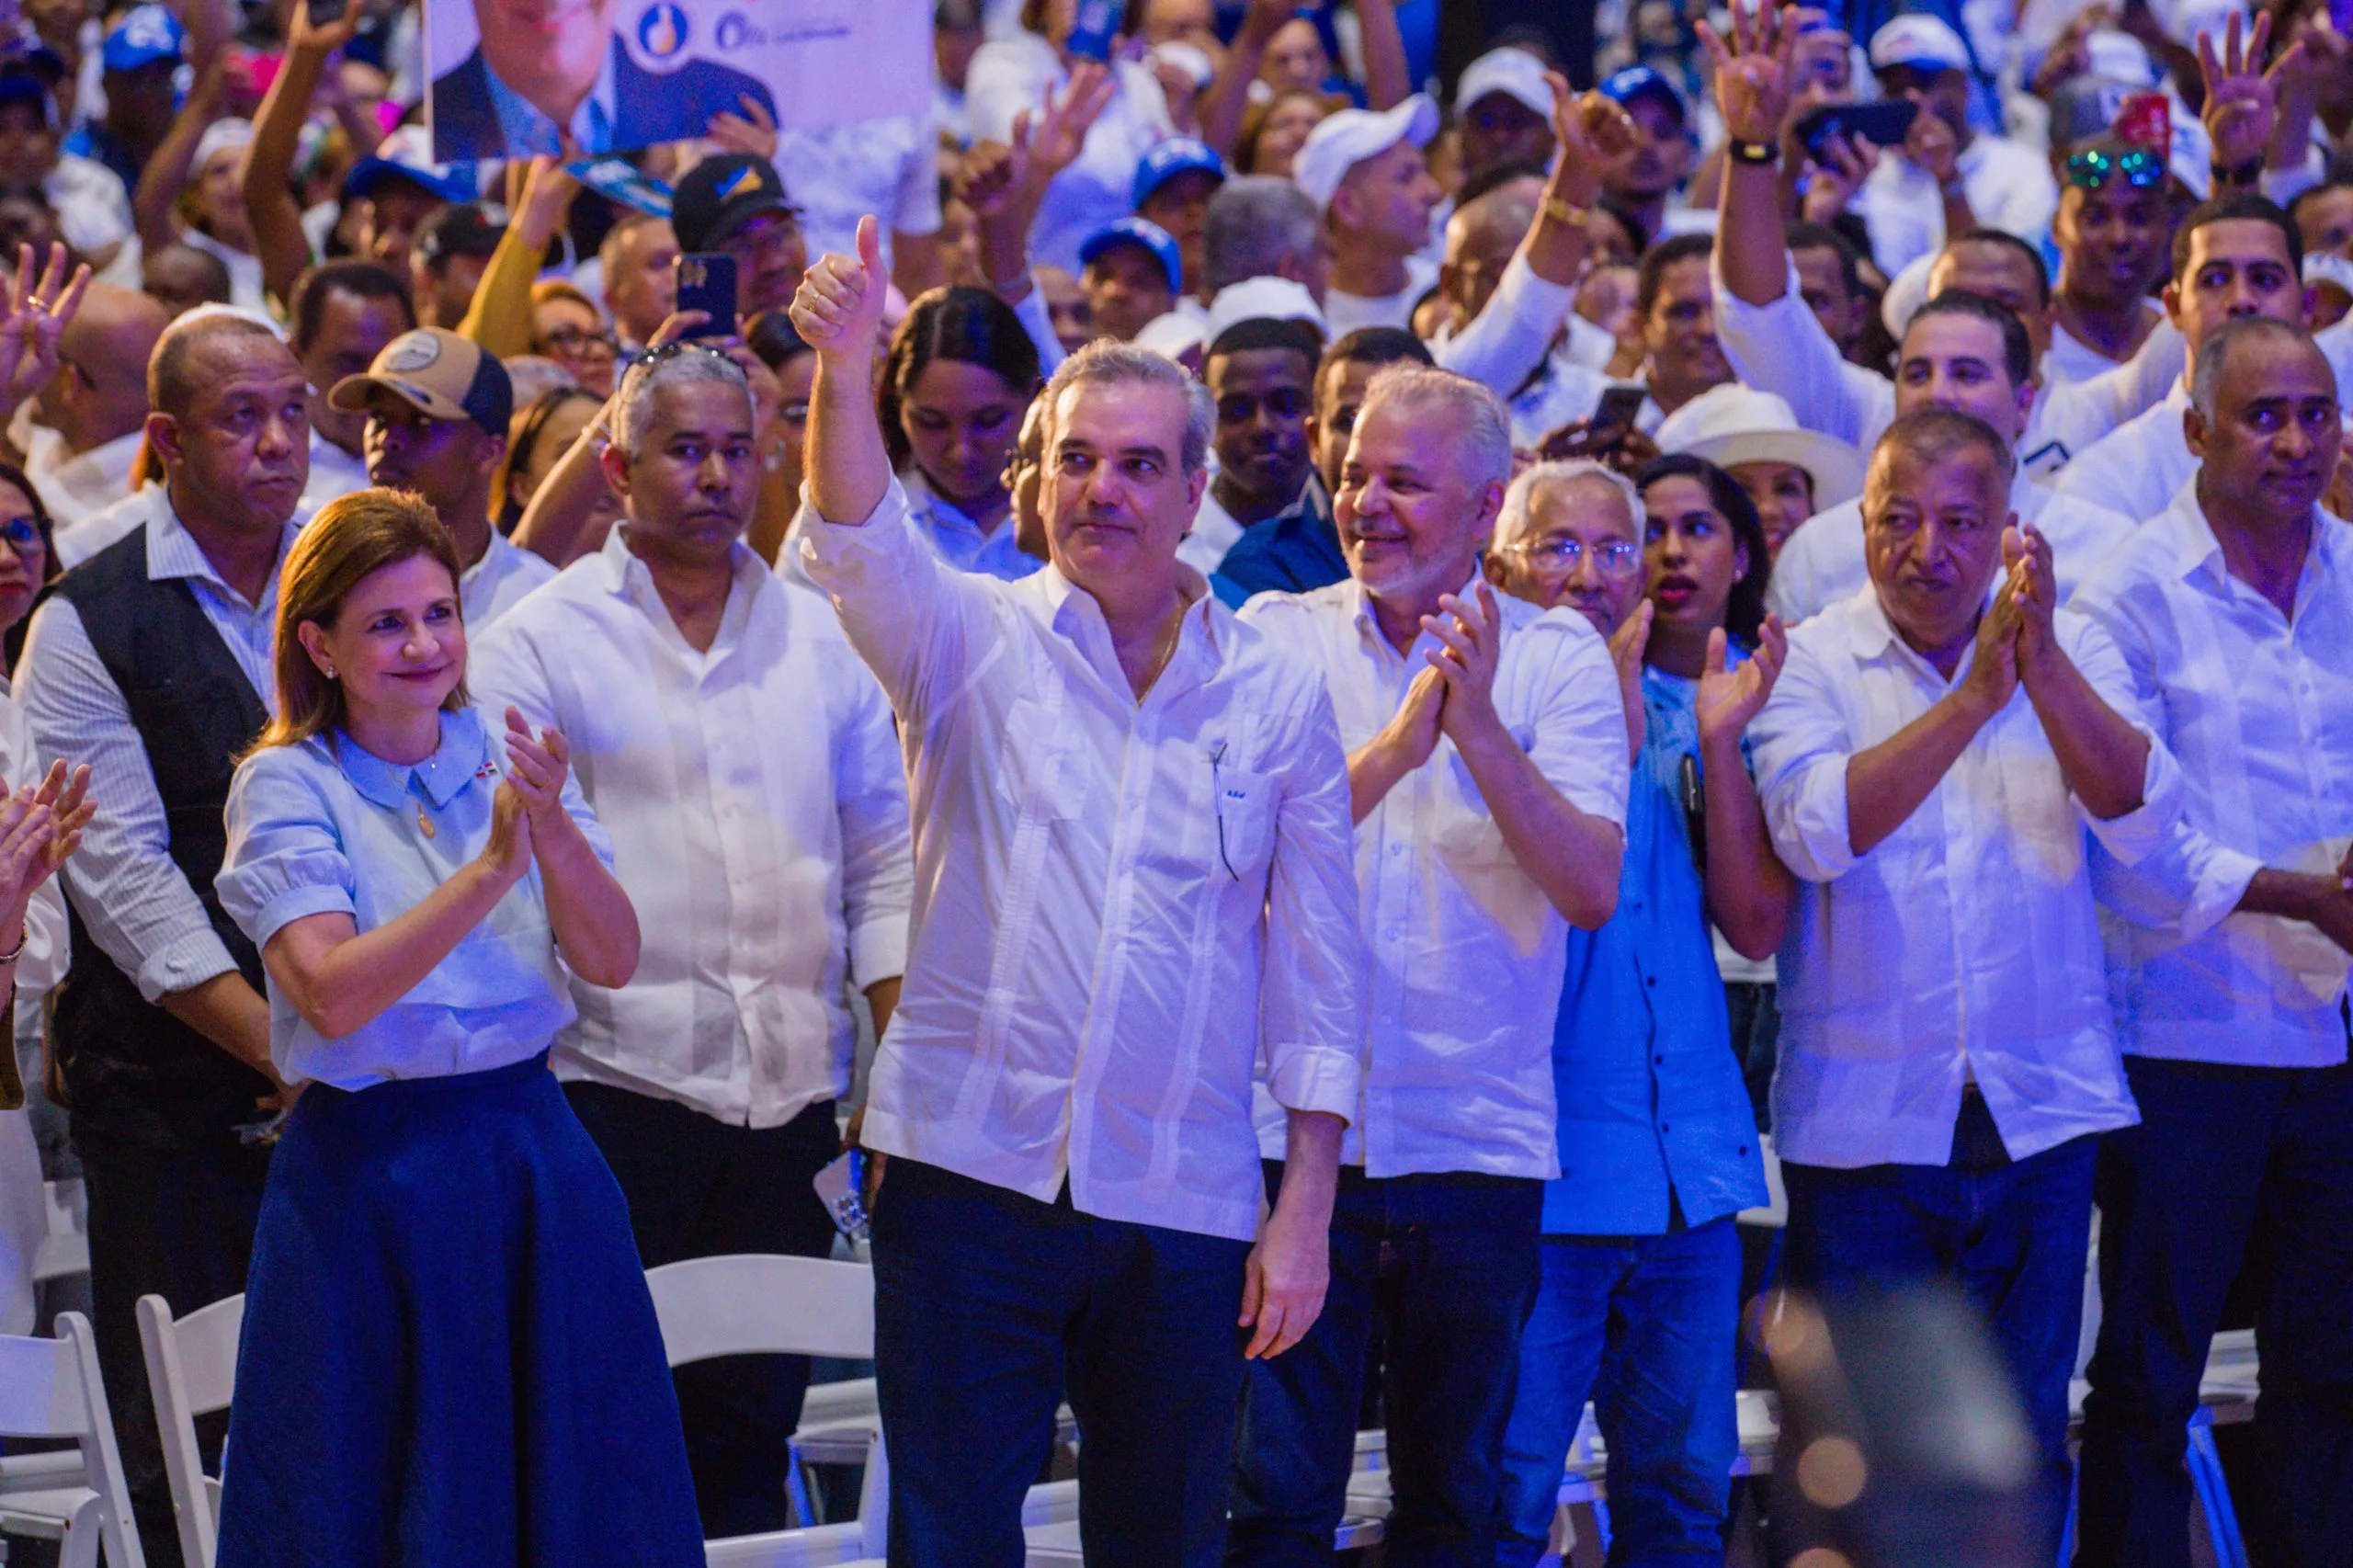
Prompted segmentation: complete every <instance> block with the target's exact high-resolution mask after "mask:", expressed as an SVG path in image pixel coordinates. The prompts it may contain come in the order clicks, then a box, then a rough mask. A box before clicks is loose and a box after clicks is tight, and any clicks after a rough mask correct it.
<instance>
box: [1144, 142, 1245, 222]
mask: <svg viewBox="0 0 2353 1568" xmlns="http://www.w3.org/2000/svg"><path fill="white" fill-rule="evenodd" d="M1195 169H1199V170H1200V171H1201V172H1202V173H1203V174H1205V175H1215V176H1217V178H1218V180H1219V183H1221V184H1222V183H1223V182H1224V180H1225V160H1224V159H1223V158H1221V157H1219V156H1218V155H1217V149H1216V148H1214V147H1212V146H1211V145H1210V144H1209V143H1208V142H1196V141H1194V140H1193V139H1192V138H1191V137H1189V136H1172V137H1170V138H1169V139H1168V140H1167V141H1165V142H1159V143H1157V144H1155V145H1154V148H1153V149H1152V151H1151V152H1149V153H1145V154H1144V155H1143V161H1142V162H1141V163H1139V164H1138V165H1136V184H1135V189H1134V191H1133V192H1132V193H1131V194H1130V196H1129V198H1128V205H1129V206H1131V207H1142V205H1143V204H1144V202H1145V201H1147V200H1148V199H1151V196H1152V193H1153V192H1154V191H1155V190H1158V189H1159V188H1160V187H1162V186H1164V185H1166V184H1167V183H1168V182H1169V181H1170V180H1172V179H1175V178H1176V176H1178V175H1181V174H1189V173H1190V172H1192V171H1193V170H1195Z"/></svg>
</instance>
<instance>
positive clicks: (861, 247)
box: [858, 212, 882, 283]
mask: <svg viewBox="0 0 2353 1568" xmlns="http://www.w3.org/2000/svg"><path fill="white" fill-rule="evenodd" d="M858 264H859V265H860V266H862V267H865V268H866V276H867V278H868V279H869V280H870V281H871V282H876V283H879V282H881V280H882V226H881V224H880V223H878V222H875V218H874V214H873V213H871V212H869V213H868V214H867V215H866V216H865V217H863V218H860V219H859V220H858Z"/></svg>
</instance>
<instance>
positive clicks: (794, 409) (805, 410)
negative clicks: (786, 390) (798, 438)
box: [777, 397, 809, 425]
mask: <svg viewBox="0 0 2353 1568" xmlns="http://www.w3.org/2000/svg"><path fill="white" fill-rule="evenodd" d="M777 415H778V416H779V418H781V419H782V420H783V421H784V422H785V423H786V424H787V425H806V424H808V423H809V400H808V399H807V398H805V397H796V398H788V399H787V400H786V401H785V402H783V403H779V405H778V406H777Z"/></svg>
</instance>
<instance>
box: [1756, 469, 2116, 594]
mask: <svg viewBox="0 0 2353 1568" xmlns="http://www.w3.org/2000/svg"><path fill="white" fill-rule="evenodd" d="M2010 506H2011V509H2012V510H2014V511H2015V512H2017V513H2018V521H2019V522H2020V523H2021V524H2031V525H2032V526H2033V527H2034V528H2038V529H2040V531H2041V534H2042V536H2043V538H2045V539H2047V540H2050V541H2051V564H2052V570H2053V571H2054V572H2055V573H2056V574H2057V575H2058V578H2059V582H2058V587H2059V601H2060V602H2061V603H2062V604H2064V603H2065V602H2066V601H2067V598H2068V597H2069V596H2070V595H2072V594H2074V593H2075V585H2076V584H2078V583H2080V582H2082V581H2083V580H2084V578H2085V577H2086V575H2087V574H2089V573H2090V571H2091V569H2092V568H2093V567H2094V566H2097V564H2099V562H2100V561H2101V560H2102V559H2103V558H2104V557H2105V556H2106V555H2107V554H2108V552H2109V551H2111V550H2114V549H2115V548H2116V547H2117V546H2118V545H2120V544H2121V543H2122V542H2123V541H2124V540H2125V539H2126V538H2127V537H2129V536H2130V535H2131V532H2132V530H2133V528H2135V527H2136V526H2137V524H2136V521H2135V519H2133V518H2131V517H2126V516H2125V515H2124V514H2122V513H2121V512H2111V511H2109V509H2108V508H2107V507H2105V506H2093V505H2092V504H2091V503H2090V502H2089V501H2088V500H2084V499H2080V498H2078V497H2076V496H2074V495H2062V494H2058V493H2057V492H2055V491H2053V490H2052V489H2051V487H2050V486H2048V485H2043V484H2037V483H2035V482H2034V481H2033V480H2031V479H2029V478H2028V477H2027V476H2026V474H2025V473H2024V472H2020V473H2019V474H2018V477H2017V478H2016V479H2015V480H2013V481H2012V482H2011V484H2010ZM1870 575H1871V574H1870V562H1868V560H1867V559H1866V558H1865V555H1864V548H1863V504H1862V502H1861V501H1860V500H1859V499H1858V500H1852V501H1842V502H1840V503H1839V504H1838V505H1837V506H1833V507H1831V508H1830V510H1828V511H1826V512H1817V513H1815V514H1814V515H1813V517H1808V518H1807V519H1806V520H1805V521H1804V522H1802V523H1801V524H1799V525H1798V529H1797V531H1796V532H1795V533H1793V534H1791V535H1790V538H1789V541H1788V542H1787V543H1785V544H1783V545H1782V546H1781V553H1780V554H1779V555H1777V556H1775V557H1774V558H1773V575H1772V578H1771V580H1770V581H1769V582H1768V583H1767V584H1766V586H1765V608H1767V609H1769V610H1771V611H1772V612H1773V613H1774V614H1775V615H1778V616H1779V617H1780V618H1781V619H1782V620H1783V621H1784V622H1785V623H1787V624H1788V625H1790V626H1795V625H1796V624H1797V623H1798V622H1799V621H1801V620H1804V619H1808V618H1810V617H1812V616H1814V615H1817V614H1819V613H1820V612H1822V611H1823V610H1825V609H1827V608H1830V607H1831V606H1832V605H1835V604H1836V603H1838V602H1839V601H1840V600H1841V599H1847V598H1852V597H1854V595H1855V594H1856V592H1857V591H1858V590H1859V589H1860V588H1861V587H1863V585H1865V584H1867V583H1869V582H1870Z"/></svg>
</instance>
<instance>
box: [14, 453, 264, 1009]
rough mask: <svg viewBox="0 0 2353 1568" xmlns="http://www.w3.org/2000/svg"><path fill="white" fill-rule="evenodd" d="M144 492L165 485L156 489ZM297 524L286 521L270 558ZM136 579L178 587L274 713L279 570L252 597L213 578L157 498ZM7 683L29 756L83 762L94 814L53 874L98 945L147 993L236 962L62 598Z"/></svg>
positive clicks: (125, 718) (108, 684)
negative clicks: (180, 855)
mask: <svg viewBox="0 0 2353 1568" xmlns="http://www.w3.org/2000/svg"><path fill="white" fill-rule="evenodd" d="M155 494H158V495H161V494H164V492H163V490H162V489H161V488H160V487H158V488H157V490H156V492H155ZM297 527H298V525H297V524H295V523H292V522H290V523H288V524H287V525H286V528H285V532H284V535H283V537H282V538H281V539H280V540H279V544H278V557H279V559H280V560H281V561H282V560H283V559H284V558H285V551H286V547H287V546H289V545H290V544H292V543H293V542H294V535H295V532H296V529H297ZM147 576H148V579H149V581H151V582H163V581H165V580H167V579H173V578H176V579H179V580H181V581H184V582H186V583H187V584H188V589H189V591H190V592H191V593H193V594H194V595H195V596H196V602H197V605H198V607H199V608H201V609H202V610H203V611H204V619H206V620H207V621H209V622H210V623H211V626H212V629H213V631H217V632H219V633H220V634H221V641H222V644H223V645H225V646H226V647H227V648H228V650H229V653H230V655H231V656H232V657H233V658H234V659H235V660H236V661H237V666H238V668H239V669H241V670H243V671H244V676H245V678H246V679H247V680H248V681H250V682H252V683H253V688H254V691H255V693H256V695H257V696H258V697H259V698H260V699H261V701H262V704H263V706H264V707H266V708H268V709H270V710H273V711H274V710H276V708H277V705H278V682H277V680H276V678H275V676H274V673H273V671H272V669H271V667H270V651H271V647H272V643H273V631H274V628H275V624H276V621H277V619H278V574H277V573H276V572H275V571H273V572H272V573H271V574H270V576H269V581H268V583H267V585H266V586H265V587H264V588H263V590H262V596H261V599H260V602H258V603H251V604H249V603H247V602H246V601H245V599H244V597H242V596H240V595H239V594H238V593H237V591H236V590H235V589H234V588H232V587H231V586H229V585H228V584H227V583H225V582H223V581H222V578H221V575H220V574H219V573H217V572H215V571H214V570H213V569H212V563H211V562H210V561H208V560H206V559H205V556H204V551H202V550H200V549H199V548H198V547H197V542H196V540H195V539H194V538H192V537H191V536H190V535H189V533H188V530H187V529H186V528H182V527H181V526H180V522H179V519H178V517H176V516H174V515H173V513H172V509H171V507H170V506H168V505H166V506H163V507H161V508H160V509H159V516H158V517H156V518H155V519H154V520H153V521H152V522H151V523H150V524H149V526H148V529H147ZM17 689H18V693H19V695H20V696H21V697H22V698H23V699H24V703H25V716H26V718H28V720H30V721H31V722H32V728H33V741H34V744H36V745H37V746H38V747H39V748H40V755H41V756H49V757H60V756H62V757H69V758H71V759H72V760H73V761H74V762H75V763H77V764H78V763H85V762H86V763H88V764H89V765H90V798H91V799H92V800H93V801H97V807H98V811H97V815H96V816H95V817H93V818H91V820H90V825H89V827H88V828H87V829H86V830H85V831H84V833H83V835H82V847H81V848H80V849H78V850H76V851H75V852H74V858H73V859H72V860H70V861H68V862H67V863H66V866H65V869H64V871H63V873H62V876H63V881H64V883H65V887H66V891H67V892H68V893H69V894H71V895H72V897H73V900H74V907H75V908H76V909H78V910H79V911H81V915H82V919H83V923H84V925H85V926H87V928H88V930H89V933H90V936H91V938H92V939H93V940H95V941H96V942H97V944H98V948H99V949H100V950H101V951H103V952H104V953H105V954H106V955H107V957H108V958H110V959H112V960H114V961H115V963H116V965H117V966H118V967H119V968H120V969H121V971H122V972H123V973H124V974H126V975H128V976H130V977H131V980H132V981H134V982H135V983H137V984H138V986H139V993H140V994H141V995H142V996H144V997H145V998H146V999H147V1000H148V1001H150V1002H153V1001H154V1000H156V999H157V998H158V997H161V996H163V995H164V994H166V993H168V992H174V991H186V990H188V988H189V987H191V986H195V985H200V984H202V983H204V982H205V981H208V980H210V979H211V978H212V977H213V976H215V975H220V974H227V973H228V972H229V971H232V970H233V969H235V968H236V967H237V966H236V963H235V961H234V960H232V959H231V958H230V957H229V949H227V948H226V947H224V946H222V941H221V937H220V935H219V933H217V932H215V931H214V930H213V929H212V922H211V921H210V919H209V918H207V917H206V915H205V913H204V905H203V904H201V903H199V902H197V896H196V891H195V890H194V889H193V888H191V887H189V886H188V879H187V878H186V877H185V876H183V875H181V874H180V869H179V868H178V867H177V866H176V865H174V864H173V863H172V859H171V857H170V856H168V855H166V854H165V852H164V851H165V845H167V844H168V843H169V842H170V839H171V829H170V824H168V823H167V822H166V820H165V815H164V801H163V797H162V796H161V795H159V794H158V793H157V792H156V790H155V774H154V769H153V767H151V766H150V765H149V763H148V760H147V747H146V744H145V742H143V741H142V739H141V738H140V734H139V732H138V730H136V729H135V728H133V727H132V725H131V710H130V707H129V705H128V704H127V703H126V702H125V701H124V700H123V696H122V691H121V688H120V687H117V686H116V685H115V683H114V676H111V675H109V674H108V672H107V667H106V665H105V664H104V663H103V662H101V661H100V659H99V658H98V654H97V650H96V649H95V648H93V647H92V646H91V645H90V634H89V633H88V632H87V631H85V630H83V627H82V615H81V612H80V611H79V610H76V609H75V608H74V606H73V604H72V602H71V601H69V600H68V599H66V598H65V597H63V595H52V596H51V597H50V598H48V599H46V600H44V601H43V602H42V604H41V607H40V608H39V609H38V610H36V611H34V612H33V623H32V631H31V632H30V634H29V635H28V638H27V639H26V642H25V657H24V667H23V670H22V672H21V674H20V675H19V676H18V679H17Z"/></svg>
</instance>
